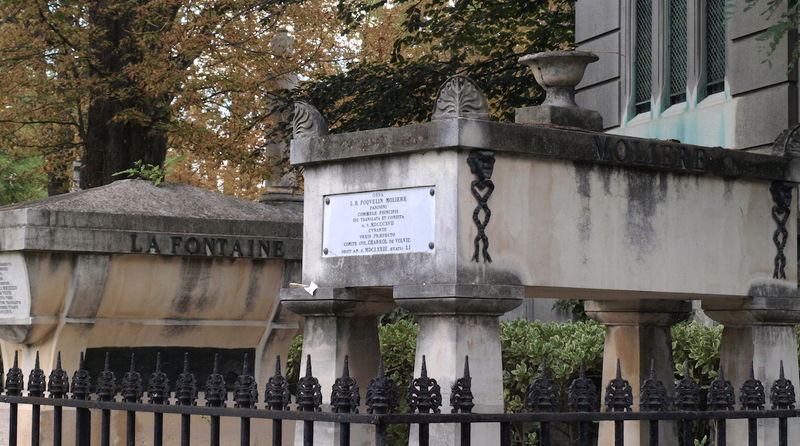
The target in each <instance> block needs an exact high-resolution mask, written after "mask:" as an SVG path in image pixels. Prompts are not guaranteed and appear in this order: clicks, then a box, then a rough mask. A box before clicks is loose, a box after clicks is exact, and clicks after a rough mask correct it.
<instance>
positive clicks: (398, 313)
mask: <svg viewBox="0 0 800 446" xmlns="http://www.w3.org/2000/svg"><path fill="white" fill-rule="evenodd" d="M400 321H407V322H412V323H413V322H416V321H417V318H416V317H415V316H414V313H412V312H410V311H408V310H406V309H405V308H400V307H397V308H395V309H394V310H392V311H390V312H388V313H386V314H382V315H381V316H380V318H378V322H379V323H380V324H381V325H389V324H395V323H397V322H400Z"/></svg>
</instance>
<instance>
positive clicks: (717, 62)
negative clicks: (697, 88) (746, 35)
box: [706, 0, 725, 94]
mask: <svg viewBox="0 0 800 446" xmlns="http://www.w3.org/2000/svg"><path fill="white" fill-rule="evenodd" d="M707 5H708V6H707V10H706V91H707V93H708V94H714V93H719V92H720V91H722V90H723V89H724V88H725V0H708V3H707Z"/></svg>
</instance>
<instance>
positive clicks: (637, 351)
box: [585, 300, 691, 446]
mask: <svg viewBox="0 0 800 446" xmlns="http://www.w3.org/2000/svg"><path fill="white" fill-rule="evenodd" d="M585 305H586V314H587V315H589V317H591V318H592V319H594V320H596V321H598V322H600V323H602V324H603V325H605V326H606V341H605V351H604V354H603V385H604V386H605V385H607V383H608V382H609V381H610V380H612V379H613V378H614V377H615V376H616V364H617V359H619V360H620V367H621V369H622V376H623V378H625V379H627V380H628V382H630V384H631V387H632V388H633V401H634V410H638V405H639V391H640V387H641V384H642V381H644V380H645V379H646V378H647V377H648V375H649V374H650V368H651V365H652V367H654V369H655V373H656V377H658V379H660V380H661V381H663V382H664V385H665V386H666V387H667V391H668V393H669V394H670V395H671V394H672V388H673V387H674V381H675V372H674V370H675V366H674V364H673V362H672V337H671V335H670V327H671V326H672V325H673V324H675V323H677V322H679V321H681V320H684V319H686V318H687V317H688V316H689V314H690V312H691V303H690V302H686V301H674V300H673V301H668V300H631V301H586V304H585ZM598 390H600V391H601V393H600V395H604V393H603V392H604V391H605V388H603V389H598ZM604 409H605V408H603V410H604ZM659 425H660V430H659V442H660V444H678V429H677V425H676V424H675V423H659ZM649 440H650V434H649V431H648V424H647V423H640V422H635V421H628V422H626V423H625V444H626V445H628V446H639V445H647V444H649ZM597 444H598V445H599V446H610V445H612V444H614V424H613V423H611V422H602V423H600V433H599V438H598V443H597Z"/></svg>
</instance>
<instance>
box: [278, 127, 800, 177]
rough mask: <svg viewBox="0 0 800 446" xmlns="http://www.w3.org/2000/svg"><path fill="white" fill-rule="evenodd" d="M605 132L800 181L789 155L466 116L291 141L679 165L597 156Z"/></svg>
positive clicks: (326, 150)
mask: <svg viewBox="0 0 800 446" xmlns="http://www.w3.org/2000/svg"><path fill="white" fill-rule="evenodd" d="M781 130H782V128H781ZM779 133H780V131H776V132H775V133H774V136H772V137H771V139H770V141H769V143H771V142H772V141H773V140H774V138H775V137H776V136H777V135H778V134H779ZM602 137H606V138H611V140H612V141H613V144H624V145H628V146H637V145H638V146H645V147H649V146H651V145H658V146H663V145H668V146H670V147H673V148H674V149H672V150H676V151H683V150H696V149H698V148H701V149H702V150H703V152H704V154H705V155H706V163H705V169H704V170H703V172H702V173H703V174H704V175H712V176H720V177H735V178H753V179H765V180H792V181H800V176H794V175H795V174H794V173H793V172H792V171H791V170H790V169H789V162H788V161H787V160H785V159H781V158H779V157H774V156H769V155H761V154H755V153H747V152H742V151H735V150H726V149H723V148H720V147H701V146H695V145H690V144H680V143H674V142H667V141H659V140H652V139H641V138H633V137H628V136H616V135H614V136H611V135H609V136H603V135H598V134H596V133H593V132H580V131H571V130H562V129H554V128H548V127H546V126H533V125H520V124H508V123H500V122H492V121H484V120H475V119H466V118H455V119H443V120H438V121H432V122H426V123H421V124H413V125H407V126H404V127H396V128H383V129H376V130H366V131H362V132H354V133H344V134H337V135H329V136H327V137H325V138H303V139H299V140H294V141H292V152H291V162H292V164H298V165H311V164H317V163H327V162H331V161H344V160H355V159H359V158H367V157H380V156H391V155H399V154H410V153H419V152H425V151H430V150H442V149H458V148H464V149H478V150H493V151H495V152H509V153H511V154H517V155H523V156H532V157H537V158H556V159H562V160H568V161H588V162H590V163H593V164H612V165H618V166H628V167H636V168H640V169H653V170H661V171H676V169H674V167H675V165H676V164H675V162H674V160H673V162H672V163H669V164H666V163H663V164H662V163H644V162H641V161H635V157H631V158H629V159H628V158H626V159H623V160H611V162H609V160H606V159H602V158H599V157H598V151H597V138H602ZM620 141H622V142H620ZM677 171H683V172H686V171H685V169H680V168H679V169H677ZM697 173H701V172H699V171H698V172H697Z"/></svg>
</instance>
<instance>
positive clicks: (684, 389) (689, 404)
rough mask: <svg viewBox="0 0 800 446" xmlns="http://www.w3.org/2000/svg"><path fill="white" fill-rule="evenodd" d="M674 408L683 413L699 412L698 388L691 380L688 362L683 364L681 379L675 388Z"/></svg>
mask: <svg viewBox="0 0 800 446" xmlns="http://www.w3.org/2000/svg"><path fill="white" fill-rule="evenodd" d="M675 407H676V408H677V409H678V410H683V411H697V410H700V387H698V386H697V383H696V382H695V381H694V379H692V375H691V372H690V371H689V361H688V360H687V361H685V362H684V363H683V378H681V380H680V381H678V385H677V386H675Z"/></svg>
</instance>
